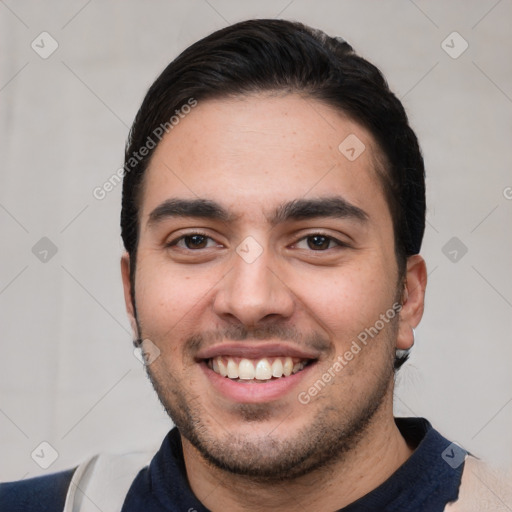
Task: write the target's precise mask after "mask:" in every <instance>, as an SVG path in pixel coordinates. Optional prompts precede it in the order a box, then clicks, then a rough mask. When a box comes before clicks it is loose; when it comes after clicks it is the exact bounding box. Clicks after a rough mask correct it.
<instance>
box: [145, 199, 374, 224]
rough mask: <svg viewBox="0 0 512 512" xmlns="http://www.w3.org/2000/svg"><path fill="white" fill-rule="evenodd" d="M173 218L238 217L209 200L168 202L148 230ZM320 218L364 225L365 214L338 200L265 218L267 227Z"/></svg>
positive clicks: (304, 204) (305, 202)
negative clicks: (349, 220) (349, 221)
mask: <svg viewBox="0 0 512 512" xmlns="http://www.w3.org/2000/svg"><path fill="white" fill-rule="evenodd" d="M173 217H194V218H201V219H210V220H218V221H222V222H233V221H235V220H236V219H238V218H239V216H238V215H233V214H231V213H229V212H228V211H227V210H226V209H225V208H224V207H223V206H222V205H220V204H219V203H217V202H215V201H212V200H211V199H200V198H199V199H177V198H171V199H167V200H166V201H164V202H163V203H162V204H160V205H159V206H157V207H156V208H155V209H154V210H153V211H152V212H151V213H150V214H149V219H148V222H147V224H148V226H153V225H155V224H158V223H160V222H161V221H163V220H165V219H168V218H173ZM319 217H332V218H337V219H351V220H356V221H359V222H367V221H368V214H367V213H366V212H365V211H364V210H362V209H361V208H359V207H358V206H355V205H353V204H351V203H349V202H348V201H347V200H346V199H344V198H343V197H341V196H334V197H321V198H316V199H295V200H293V201H289V202H287V203H284V204H282V205H280V206H278V207H277V208H276V209H275V210H274V212H273V214H272V215H270V216H267V220H268V222H269V224H271V225H272V226H275V225H277V224H280V223H284V222H287V221H290V220H305V219H314V218H319Z"/></svg>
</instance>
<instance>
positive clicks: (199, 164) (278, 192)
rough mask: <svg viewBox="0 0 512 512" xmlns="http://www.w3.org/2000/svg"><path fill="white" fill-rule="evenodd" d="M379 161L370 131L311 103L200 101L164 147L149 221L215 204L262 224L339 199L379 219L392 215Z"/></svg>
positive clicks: (154, 172) (148, 194)
mask: <svg viewBox="0 0 512 512" xmlns="http://www.w3.org/2000/svg"><path fill="white" fill-rule="evenodd" d="M377 157H378V151H377V146H376V144H375V141H374V140H373V138H372V136H371V135H370V134H369V133H368V131H367V130H365V129H364V128H363V127H362V126H360V125H359V124H357V123H356V122H354V121H352V120H350V119H348V118H347V117H346V116H343V115H342V114H340V113H339V112H338V111H336V110H335V109H333V108H332V107H329V106H327V105H325V104H323V103H321V102H319V101H317V100H313V99H311V98H306V97H301V96H299V95H296V94H287V95H283V94H280V95H278V94H274V95H270V94H259V95H250V96H242V97H238V98H229V99H219V100H207V101H203V102H201V101H199V102H198V105H197V106H196V107H195V108H194V109H193V110H192V111H191V112H190V113H189V114H187V115H185V116H183V117H182V118H181V119H180V122H179V123H178V124H177V125H175V126H174V128H173V129H172V130H171V131H170V132H169V133H168V134H167V135H166V136H165V137H164V138H163V139H162V141H161V142H160V144H159V145H158V147H157V148H156V150H155V152H154V154H153V156H152V159H151V162H150V164H149V166H148V169H147V171H146V176H145V178H144V186H143V193H142V198H141V199H142V202H141V216H142V219H143V220H144V218H147V217H148V215H149V213H150V212H151V211H152V210H153V209H154V208H155V207H157V206H158V205H159V204H160V203H162V202H163V201H165V200H166V199H168V198H169V197H184V198H190V199H192V198H210V199H215V200H216V201H217V202H220V203H222V204H223V206H225V207H226V208H227V209H231V210H233V212H234V213H236V215H237V216H238V217H240V216H242V217H243V216H244V215H248V216H250V217H251V218H254V216H255V215H259V214H260V213H261V215H263V216H265V215H267V216H268V213H269V212H270V211H271V210H272V209H273V207H274V206H275V205H276V204H281V203H283V202H284V201H290V200H295V199H299V198H307V197H323V196H333V195H339V196H342V197H344V198H345V199H347V201H349V202H351V203H352V204H354V205H356V206H358V207H360V208H362V209H363V210H365V211H366V210H368V213H369V214H370V216H372V212H374V213H375V215H377V216H379V214H380V215H382V214H383V213H385V214H386V213H388V208H387V204H386V201H385V198H384V195H383V192H382V189H381V186H380V181H379V178H378V175H377V172H376V162H377V161H378V158H377ZM379 210H380V213H379Z"/></svg>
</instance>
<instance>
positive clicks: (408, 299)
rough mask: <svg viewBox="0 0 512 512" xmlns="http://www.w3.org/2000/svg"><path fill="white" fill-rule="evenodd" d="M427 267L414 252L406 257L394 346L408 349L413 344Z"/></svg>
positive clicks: (420, 311)
mask: <svg viewBox="0 0 512 512" xmlns="http://www.w3.org/2000/svg"><path fill="white" fill-rule="evenodd" d="M426 287H427V267H426V265H425V260H424V259H423V258H422V257H421V256H420V255H419V254H415V255H414V256H410V257H409V258H407V270H406V276H405V283H404V290H403V294H402V309H401V311H400V324H399V328H398V337H397V340H396V348H398V349H401V350H408V349H410V348H411V347H412V346H413V344H414V332H413V329H414V328H416V327H417V325H418V324H419V323H420V320H421V317H422V316H423V309H424V306H425V289H426Z"/></svg>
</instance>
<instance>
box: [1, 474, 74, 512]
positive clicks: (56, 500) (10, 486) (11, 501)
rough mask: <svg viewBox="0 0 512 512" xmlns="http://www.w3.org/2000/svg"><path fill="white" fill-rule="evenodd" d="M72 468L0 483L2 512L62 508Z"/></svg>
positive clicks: (50, 511)
mask: <svg viewBox="0 0 512 512" xmlns="http://www.w3.org/2000/svg"><path fill="white" fill-rule="evenodd" d="M74 471H75V470H74V469H69V470H67V471H61V472H60V473H54V474H51V475H44V476H39V477H36V478H28V479H27V480H19V481H17V482H6V483H0V510H1V511H2V512H18V511H20V512H21V511H23V512H31V511H38V512H54V511H61V510H63V508H64V503H65V501H66V494H67V491H68V488H69V484H70V482H71V478H72V477H73V473H74Z"/></svg>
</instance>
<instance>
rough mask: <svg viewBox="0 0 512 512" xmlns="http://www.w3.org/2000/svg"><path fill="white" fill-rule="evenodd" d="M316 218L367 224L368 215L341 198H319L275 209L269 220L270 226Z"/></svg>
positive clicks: (287, 204) (303, 200)
mask: <svg viewBox="0 0 512 512" xmlns="http://www.w3.org/2000/svg"><path fill="white" fill-rule="evenodd" d="M318 217H332V218H336V219H351V220H357V221H359V222H362V223H364V222H367V221H368V218H369V217H368V214H367V213H366V212H365V211H364V210H362V209H361V208H359V207H358V206H355V205H354V204H352V203H349V202H348V201H347V200H346V199H344V198H343V197H341V196H333V197H321V198H318V199H296V200H294V201H290V202H288V203H285V204H283V205H281V206H279V207H278V208H276V210H275V212H274V214H273V216H272V217H271V218H270V219H269V222H270V223H271V224H272V225H276V224H279V223H282V222H286V221H289V220H304V219H314V218H318Z"/></svg>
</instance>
